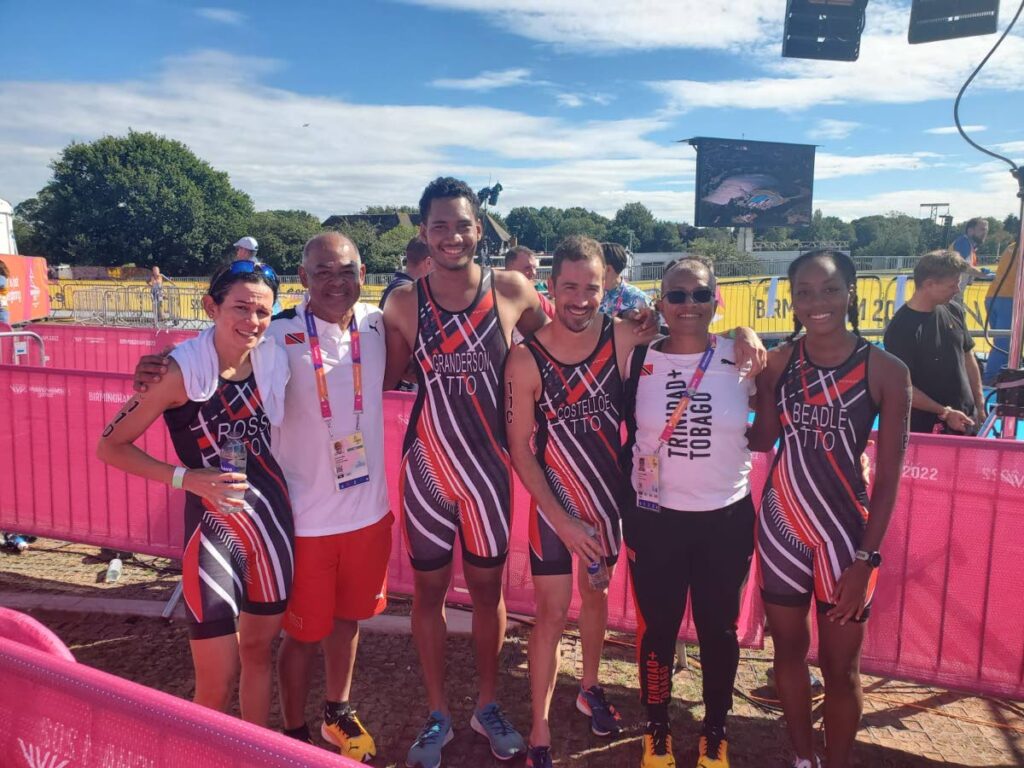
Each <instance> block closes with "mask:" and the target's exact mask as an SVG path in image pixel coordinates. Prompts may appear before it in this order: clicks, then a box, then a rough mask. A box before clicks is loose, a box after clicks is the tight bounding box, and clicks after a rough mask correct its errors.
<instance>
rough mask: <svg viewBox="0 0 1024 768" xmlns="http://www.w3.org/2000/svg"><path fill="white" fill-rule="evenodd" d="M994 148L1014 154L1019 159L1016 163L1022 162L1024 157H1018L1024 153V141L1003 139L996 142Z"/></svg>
mask: <svg viewBox="0 0 1024 768" xmlns="http://www.w3.org/2000/svg"><path fill="white" fill-rule="evenodd" d="M996 149H997V150H998V151H999V152H1003V153H1006V154H1008V155H1014V154H1016V155H1017V156H1018V160H1019V161H1020V162H1018V163H1017V165H1021V164H1022V163H1024V159H1022V158H1020V155H1024V141H1004V142H1003V143H1002V144H996ZM1011 159H1012V158H1011Z"/></svg>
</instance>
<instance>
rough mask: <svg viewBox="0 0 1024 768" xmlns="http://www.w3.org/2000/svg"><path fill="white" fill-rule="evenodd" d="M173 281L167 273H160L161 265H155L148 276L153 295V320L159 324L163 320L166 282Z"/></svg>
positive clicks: (150, 290)
mask: <svg viewBox="0 0 1024 768" xmlns="http://www.w3.org/2000/svg"><path fill="white" fill-rule="evenodd" d="M165 281H166V282H168V283H173V282H174V281H173V280H171V278H169V277H167V275H162V274H160V267H157V266H154V267H153V269H152V270H151V271H150V273H149V277H147V278H146V285H148V286H149V292H150V293H151V294H152V296H153V321H154V322H155V323H156V324H157V325H159V324H160V323H161V322H163V319H164V317H163V303H164V282H165Z"/></svg>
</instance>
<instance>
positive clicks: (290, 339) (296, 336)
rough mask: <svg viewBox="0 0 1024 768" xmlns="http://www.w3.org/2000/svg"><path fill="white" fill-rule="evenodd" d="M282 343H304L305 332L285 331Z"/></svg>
mask: <svg viewBox="0 0 1024 768" xmlns="http://www.w3.org/2000/svg"><path fill="white" fill-rule="evenodd" d="M284 343H285V344H286V345H288V344H305V343H306V334H304V333H286V334H285V335H284Z"/></svg>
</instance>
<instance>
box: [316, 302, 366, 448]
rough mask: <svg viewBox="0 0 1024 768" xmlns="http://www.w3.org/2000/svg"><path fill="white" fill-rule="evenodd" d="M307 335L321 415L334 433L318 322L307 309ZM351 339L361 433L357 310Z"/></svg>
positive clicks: (349, 326)
mask: <svg viewBox="0 0 1024 768" xmlns="http://www.w3.org/2000/svg"><path fill="white" fill-rule="evenodd" d="M304 314H305V316H306V334H307V336H308V337H309V354H310V357H311V358H312V361H313V375H314V377H315V378H316V391H317V396H318V397H319V398H320V415H321V416H322V417H323V420H324V421H326V422H327V430H328V431H329V432H331V433H332V436H333V430H332V418H333V414H332V411H331V397H330V394H329V393H328V391H327V375H326V374H325V373H324V358H323V354H322V353H321V352H320V336H319V334H318V333H317V331H316V320H315V319H314V317H313V313H312V312H311V311H310V310H309V307H308V306H307V307H306V310H305V313H304ZM348 331H349V338H350V343H351V345H352V393H353V400H354V403H353V405H352V411H353V413H355V415H356V431H357V432H358V431H359V416H360V414H362V412H363V363H362V360H363V357H362V351H361V348H360V345H359V326H358V325H356V313H355V308H354V307H353V309H352V319H351V320H350V321H349V324H348Z"/></svg>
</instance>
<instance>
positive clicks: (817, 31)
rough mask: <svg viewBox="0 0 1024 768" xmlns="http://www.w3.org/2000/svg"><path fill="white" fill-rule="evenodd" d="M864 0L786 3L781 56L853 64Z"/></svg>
mask: <svg viewBox="0 0 1024 768" xmlns="http://www.w3.org/2000/svg"><path fill="white" fill-rule="evenodd" d="M867 4H868V0H788V2H787V3H786V27H785V31H784V33H783V38H782V55H783V56H785V57H788V58H791V59H829V60H832V61H856V60H857V57H858V56H860V35H861V32H863V31H864V9H865V8H866V7H867Z"/></svg>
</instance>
